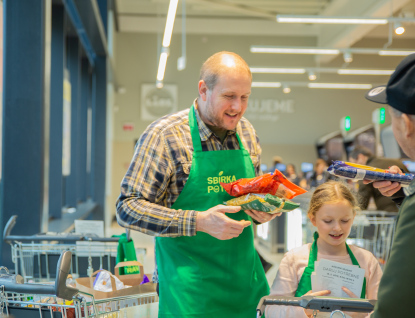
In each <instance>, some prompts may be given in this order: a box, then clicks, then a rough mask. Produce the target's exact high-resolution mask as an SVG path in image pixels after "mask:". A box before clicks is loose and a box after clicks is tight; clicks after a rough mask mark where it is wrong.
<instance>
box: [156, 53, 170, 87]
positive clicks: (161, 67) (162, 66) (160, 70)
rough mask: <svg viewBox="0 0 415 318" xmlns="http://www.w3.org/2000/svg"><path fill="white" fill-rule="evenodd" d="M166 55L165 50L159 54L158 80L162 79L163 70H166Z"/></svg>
mask: <svg viewBox="0 0 415 318" xmlns="http://www.w3.org/2000/svg"><path fill="white" fill-rule="evenodd" d="M167 57H168V53H167V52H162V53H161V54H160V61H159V68H158V71H157V80H158V81H162V80H163V79H164V72H165V71H166V64H167Z"/></svg>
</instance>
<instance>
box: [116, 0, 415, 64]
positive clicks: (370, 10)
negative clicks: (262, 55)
mask: <svg viewBox="0 0 415 318" xmlns="http://www.w3.org/2000/svg"><path fill="white" fill-rule="evenodd" d="M169 2H170V1H169V0H114V11H115V12H116V19H115V22H116V28H117V31H118V32H146V33H148V32H155V33H160V34H162V32H163V30H164V26H165V20H166V14H167V11H168V6H169ZM183 3H184V1H183V0H181V1H179V6H178V10H177V18H176V22H175V29H174V33H181V31H182V29H181V22H182V20H181V18H182V13H183V11H182V10H183V7H182V6H183ZM185 6H186V7H185V10H186V12H185V13H186V14H185V16H186V33H187V34H204V35H205V34H220V35H258V36H273V35H274V36H290V37H295V36H298V37H304V36H307V37H310V36H312V37H315V38H316V43H318V46H320V47H338V48H345V47H352V46H353V45H355V44H356V43H357V42H359V41H361V40H362V39H365V38H384V39H385V43H386V42H387V41H388V36H389V25H382V26H373V25H352V26H347V25H316V24H282V23H277V22H276V15H277V14H302V15H326V16H363V17H389V16H395V17H396V16H403V15H405V16H408V15H409V16H412V17H413V16H414V13H415V0H363V1H362V0H185ZM405 28H406V32H405V33H404V34H403V35H401V36H399V40H402V39H403V40H408V43H409V44H408V45H407V47H409V48H411V47H412V48H413V47H414V43H415V42H414V39H415V23H409V24H405ZM395 37H396V36H394V38H395ZM410 43H412V44H410ZM260 44H261V43H258V45H260ZM359 45H361V42H359ZM331 59H332V57H330V56H325V57H320V62H323V63H325V62H326V63H327V62H330V60H331Z"/></svg>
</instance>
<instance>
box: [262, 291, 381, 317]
mask: <svg viewBox="0 0 415 318" xmlns="http://www.w3.org/2000/svg"><path fill="white" fill-rule="evenodd" d="M375 304H376V300H369V299H360V298H335V297H327V296H302V297H290V296H278V295H274V296H272V295H271V296H264V297H262V298H261V300H260V302H259V304H258V307H257V317H261V316H262V315H263V314H264V311H265V306H267V305H285V306H298V307H303V308H304V309H311V310H319V311H322V312H331V311H334V310H341V311H352V312H364V313H369V312H371V311H373V309H374V307H375Z"/></svg>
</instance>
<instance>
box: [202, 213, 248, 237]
mask: <svg viewBox="0 0 415 318" xmlns="http://www.w3.org/2000/svg"><path fill="white" fill-rule="evenodd" d="M240 210H241V207H240V206H226V205H217V206H214V207H213V208H210V209H209V210H207V211H205V212H202V213H198V214H197V219H196V231H201V232H205V233H207V234H209V235H212V236H213V237H216V238H217V239H219V240H229V239H231V238H234V237H238V236H239V235H240V234H241V233H242V231H243V230H244V228H246V227H247V226H250V225H251V222H249V221H245V220H241V221H235V220H232V219H231V218H228V217H227V216H226V215H225V213H237V212H239V211H240Z"/></svg>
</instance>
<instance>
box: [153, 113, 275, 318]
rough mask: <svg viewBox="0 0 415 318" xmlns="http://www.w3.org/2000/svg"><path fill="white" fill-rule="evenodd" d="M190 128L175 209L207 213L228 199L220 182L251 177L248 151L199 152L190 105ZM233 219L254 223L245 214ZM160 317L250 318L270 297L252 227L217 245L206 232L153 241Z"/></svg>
mask: <svg viewBox="0 0 415 318" xmlns="http://www.w3.org/2000/svg"><path fill="white" fill-rule="evenodd" d="M189 125H190V131H191V135H192V141H193V148H194V151H193V158H192V168H191V170H190V174H189V178H188V180H187V182H186V185H185V187H184V189H183V191H182V192H181V194H180V195H179V197H178V198H177V200H176V202H175V203H174V204H173V206H172V208H173V209H182V210H196V211H206V210H208V209H210V208H212V207H214V206H216V205H218V204H222V203H223V202H224V201H226V200H229V199H231V198H232V197H231V196H230V195H228V194H227V193H226V192H225V191H224V190H223V188H222V187H221V186H220V184H219V182H220V181H222V182H230V181H234V180H237V179H240V178H252V177H255V170H254V166H253V164H252V161H251V157H250V155H249V153H248V151H246V150H245V148H244V147H243V145H242V142H241V140H240V138H239V136H238V135H237V138H238V141H239V146H240V150H222V151H202V143H201V141H200V135H199V129H198V125H197V120H196V115H195V110H194V106H192V107H191V108H190V112H189ZM226 215H227V216H228V217H230V218H232V219H234V220H248V221H251V222H252V219H251V218H250V217H249V216H248V215H247V214H246V213H244V212H243V211H240V212H238V213H228V214H226ZM156 259H157V268H158V277H159V296H160V303H159V317H198V318H199V317H200V318H203V317H206V318H212V317H214V318H222V317H223V318H224V317H235V318H244V317H246V318H252V317H255V315H256V306H257V305H258V303H259V300H260V298H261V297H262V296H265V295H268V294H269V286H268V283H267V280H266V277H265V272H264V269H263V267H262V265H261V262H260V260H259V256H258V253H257V252H256V250H255V248H254V234H253V228H252V224H251V225H250V226H249V227H246V228H245V229H244V230H243V232H242V233H241V235H239V236H238V237H236V238H233V239H230V240H223V241H222V240H219V239H216V238H214V237H213V236H210V235H209V234H207V233H204V232H197V234H196V235H195V236H191V237H189V236H182V237H176V238H169V237H157V238H156Z"/></svg>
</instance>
